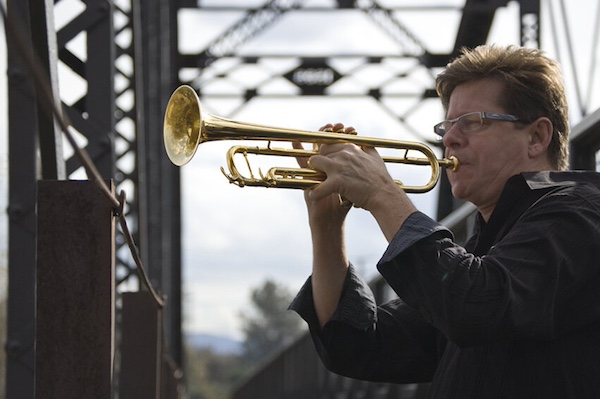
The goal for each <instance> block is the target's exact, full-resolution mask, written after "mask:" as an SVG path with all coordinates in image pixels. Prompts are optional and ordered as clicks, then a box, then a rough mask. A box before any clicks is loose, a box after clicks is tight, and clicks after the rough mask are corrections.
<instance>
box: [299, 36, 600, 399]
mask: <svg viewBox="0 0 600 399" xmlns="http://www.w3.org/2000/svg"><path fill="white" fill-rule="evenodd" d="M436 88H437V91H438V94H439V96H440V98H441V101H442V104H443V106H444V109H445V111H446V115H447V119H446V120H445V121H443V122H440V123H438V124H437V125H435V127H434V130H435V132H436V133H437V134H438V135H440V136H441V137H442V140H443V144H444V146H445V149H446V150H445V152H446V153H445V156H446V158H449V157H451V156H454V157H456V158H458V160H459V162H460V166H459V168H458V170H456V171H454V172H450V171H448V172H447V173H448V178H449V181H450V184H451V186H452V193H453V195H454V196H455V197H456V198H459V199H463V200H466V201H470V202H472V203H473V204H474V205H475V206H476V207H477V210H478V215H477V225H476V228H475V232H474V235H473V237H471V238H470V239H469V241H468V242H467V243H466V244H465V245H464V246H462V245H459V244H457V243H456V242H455V241H454V239H453V235H452V233H451V232H450V231H449V230H448V229H446V228H445V227H444V226H441V225H440V224H438V223H437V222H435V221H434V220H432V219H430V218H429V217H427V216H426V215H425V214H423V213H421V212H419V211H418V210H417V208H416V207H415V206H414V205H413V204H412V202H411V201H410V200H409V198H408V197H407V195H406V194H405V193H404V192H403V191H402V189H401V188H400V187H398V185H397V184H395V183H394V182H393V179H392V178H391V177H390V175H389V174H388V172H387V168H386V166H385V164H384V162H383V161H382V160H381V157H380V156H379V155H378V153H377V151H376V150H375V149H373V148H369V147H359V146H356V145H353V144H326V145H321V146H320V149H319V154H318V155H314V156H312V157H310V160H309V161H308V162H309V164H308V163H307V161H306V160H299V162H300V164H301V166H310V167H312V168H314V169H317V170H320V171H323V172H324V173H325V174H326V175H327V178H326V180H325V181H324V182H322V183H321V184H319V185H317V186H316V187H314V188H311V189H310V190H307V191H306V192H305V199H306V203H307V209H308V219H309V225H310V229H311V235H312V244H313V268H312V275H311V277H310V278H309V280H308V281H307V283H306V284H305V285H304V287H303V288H302V289H301V291H300V293H299V294H298V296H297V297H296V299H295V300H294V302H293V303H292V305H291V306H290V308H291V309H293V310H295V311H296V312H298V313H299V314H300V315H301V316H302V317H303V318H304V319H305V320H306V321H307V323H308V325H309V327H310V331H311V335H312V338H313V340H314V342H315V346H316V348H317V351H318V353H319V355H320V357H321V359H322V360H323V362H324V364H325V365H326V367H328V368H329V369H330V370H332V371H334V372H337V373H339V374H343V375H346V376H350V377H354V378H359V379H365V380H372V381H386V382H394V383H413V382H431V384H430V388H429V393H428V397H430V398H459V399H465V398H486V399H490V398H503V399H504V398H544V399H548V398H561V399H563V398H591V397H598V396H599V395H600V379H599V378H598V376H599V375H600V289H599V288H598V287H600V266H599V265H598V263H599V259H600V177H599V176H598V175H597V174H596V173H595V172H573V171H567V158H568V151H567V150H568V132H569V127H568V109H567V103H566V99H565V93H564V88H563V84H562V78H561V74H560V71H559V66H558V65H557V63H556V62H554V61H553V60H550V59H549V58H547V57H546V56H545V55H544V54H543V53H542V52H540V51H539V50H533V49H525V48H520V47H516V46H509V47H501V46H480V47H477V48H475V49H473V50H465V51H464V52H463V54H462V55H461V56H460V57H458V58H457V59H456V60H454V61H453V62H451V63H450V64H449V65H448V67H447V69H446V70H445V71H444V72H443V73H441V74H440V75H439V76H438V77H437V80H436ZM324 129H332V130H334V131H344V130H345V129H346V128H345V127H344V126H343V125H342V124H329V125H326V126H325V127H324ZM349 129H350V130H351V128H349ZM340 196H341V197H343V198H345V199H347V200H349V201H350V202H352V203H353V204H354V205H355V206H357V207H361V208H364V209H366V210H367V211H369V212H370V213H371V214H372V215H373V217H374V218H375V220H376V221H377V222H378V224H379V226H380V228H381V230H382V232H383V234H384V235H385V237H386V239H387V240H388V242H389V246H388V248H387V250H386V251H385V253H384V254H383V256H382V258H381V260H380V261H379V263H378V265H377V267H378V270H379V272H380V273H381V274H382V276H383V277H384V278H385V279H386V281H387V282H388V283H389V285H390V286H391V288H392V289H393V290H394V291H395V292H396V293H397V294H398V297H399V299H397V300H393V301H391V302H389V303H385V304H382V305H379V306H377V305H376V304H375V301H374V299H373V296H372V294H371V292H370V291H369V288H368V287H367V285H366V284H365V283H364V282H363V281H362V280H361V279H360V277H359V276H358V275H357V273H356V271H355V269H354V268H353V266H352V265H351V263H350V262H349V260H348V259H347V256H346V251H345V247H344V220H345V217H346V214H347V212H348V209H349V208H348V207H347V206H343V205H340V201H339V197H340Z"/></svg>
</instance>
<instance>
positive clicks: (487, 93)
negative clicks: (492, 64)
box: [443, 80, 530, 218]
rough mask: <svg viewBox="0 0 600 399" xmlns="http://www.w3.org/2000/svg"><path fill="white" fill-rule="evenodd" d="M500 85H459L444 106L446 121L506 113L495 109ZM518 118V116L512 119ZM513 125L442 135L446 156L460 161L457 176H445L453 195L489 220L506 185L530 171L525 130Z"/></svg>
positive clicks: (492, 125)
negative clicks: (472, 113) (484, 114)
mask: <svg viewBox="0 0 600 399" xmlns="http://www.w3.org/2000/svg"><path fill="white" fill-rule="evenodd" d="M501 90H502V83H500V82H498V81H495V80H478V81H473V82H469V83H465V84H462V85H459V86H457V87H456V88H455V89H454V91H453V92H452V95H451V96H450V102H449V106H448V115H447V118H448V119H453V118H457V117H459V116H461V115H464V114H467V113H469V112H478V111H482V112H492V113H497V114H506V113H507V112H506V110H505V109H503V108H502V107H501V106H500V105H499V100H498V99H499V98H500V94H501ZM516 116H519V115H516ZM519 126H521V125H518V124H516V123H513V122H505V121H495V120H484V125H483V127H482V128H481V129H479V130H476V131H470V132H463V131H461V129H460V127H459V126H458V124H457V123H455V124H454V125H453V126H452V127H451V128H450V129H449V130H448V131H447V133H446V134H445V135H444V137H443V143H444V145H445V147H446V156H447V157H448V156H451V155H455V156H456V157H457V158H458V159H459V160H460V167H459V169H458V171H456V172H448V179H449V181H450V184H451V186H452V194H453V195H454V196H455V197H456V198H459V199H464V200H467V201H470V202H472V203H473V204H475V205H476V206H477V207H478V208H479V210H480V211H481V212H482V214H483V215H484V217H486V218H487V217H489V215H490V214H491V211H492V210H493V209H494V206H495V205H496V202H497V200H498V197H499V196H500V193H501V191H502V189H503V188H504V185H505V183H506V181H507V180H508V179H509V178H510V177H511V176H514V175H516V174H518V173H520V172H523V171H526V170H528V169H529V167H530V166H529V156H528V142H529V134H528V133H527V129H524V128H523V127H519Z"/></svg>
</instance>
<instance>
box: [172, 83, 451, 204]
mask: <svg viewBox="0 0 600 399" xmlns="http://www.w3.org/2000/svg"><path fill="white" fill-rule="evenodd" d="M163 135H164V143H165V149H166V152H167V155H168V156H169V159H170V160H171V162H173V163H174V164H175V165H177V166H183V165H185V164H186V163H188V162H189V161H190V160H191V159H192V157H193V156H194V154H195V153H196V150H197V149H198V146H199V145H200V144H202V143H204V142H208V141H218V140H258V141H266V142H268V144H267V145H266V146H265V147H248V146H240V145H238V146H234V147H231V148H230V149H229V151H228V152H227V156H226V158H227V159H226V160H227V168H228V171H225V169H224V168H221V170H222V172H223V174H224V175H225V176H226V177H227V179H229V181H230V182H231V183H233V184H236V185H238V186H240V187H243V186H259V187H277V188H309V187H312V186H314V185H317V184H319V183H321V182H322V181H323V180H324V179H325V177H326V176H324V175H323V173H321V172H319V171H317V170H313V169H308V168H290V167H272V168H270V169H269V170H268V171H267V172H266V173H265V174H263V173H262V172H260V173H259V175H258V176H255V175H254V173H253V172H252V167H251V165H250V164H249V162H248V160H247V154H256V155H268V156H276V157H277V156H279V157H296V158H297V157H310V156H311V155H315V154H317V151H316V150H308V149H305V150H301V149H293V148H289V149H288V148H272V147H271V142H274V141H283V142H301V143H315V144H333V143H352V144H355V145H358V146H370V147H375V148H387V149H392V150H397V151H398V153H399V155H398V156H384V157H382V158H383V160H384V162H386V163H390V164H392V163H396V164H408V165H424V166H429V167H430V168H431V173H430V175H429V180H428V181H427V182H426V183H425V184H423V185H416V186H415V185H404V184H403V183H402V182H401V181H400V180H396V183H397V184H398V185H399V186H400V187H401V188H402V189H404V190H405V191H406V192H410V193H424V192H427V191H430V190H431V189H432V188H433V187H435V185H436V184H437V182H438V180H439V176H440V168H448V169H450V170H451V171H456V170H458V167H459V161H458V159H457V158H456V157H453V156H452V157H449V158H443V159H438V158H437V157H436V155H435V153H434V152H433V150H432V149H431V148H429V147H428V146H426V145H424V144H421V143H418V142H412V141H400V140H391V139H383V138H373V137H362V136H356V135H352V134H343V133H333V132H311V131H305V130H295V129H287V128H279V127H271V126H263V125H257V124H250V123H244V122H237V121H233V120H229V119H225V118H221V117H217V116H214V115H210V114H207V113H203V112H202V107H201V105H200V100H199V98H198V95H197V94H196V92H195V90H194V89H193V88H191V87H190V86H187V85H182V86H180V87H178V88H177V89H176V90H175V91H174V92H173V94H172V95H171V98H170V99H169V102H168V104H167V108H166V111H165V117H164V128H163ZM415 153H417V154H418V153H420V155H419V156H414V154H415ZM236 155H242V156H243V157H244V158H245V159H246V163H247V167H248V170H250V176H243V175H242V173H240V171H239V168H238V167H237V166H236V162H235V156H236Z"/></svg>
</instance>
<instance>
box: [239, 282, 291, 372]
mask: <svg viewBox="0 0 600 399" xmlns="http://www.w3.org/2000/svg"><path fill="white" fill-rule="evenodd" d="M292 299H293V295H292V293H291V292H290V291H289V290H288V289H287V288H286V287H284V286H282V285H279V284H277V283H275V282H273V281H271V280H267V281H266V282H265V283H264V284H263V285H262V286H260V287H258V288H255V289H254V290H252V293H251V298H250V300H251V305H252V307H251V309H250V311H249V312H248V313H243V314H241V318H242V331H243V332H244V334H245V341H244V345H243V348H244V357H245V359H246V360H247V361H249V362H260V361H262V360H264V359H265V358H267V357H269V356H272V355H274V354H275V353H277V352H278V351H280V350H281V349H283V348H285V347H286V346H288V345H289V344H290V343H292V342H293V341H294V340H295V339H296V338H297V337H298V336H299V334H300V332H301V331H302V328H301V326H302V323H301V320H300V318H299V317H298V316H297V315H296V314H294V313H293V312H291V311H288V310H287V307H288V305H289V304H290V302H291V300H292Z"/></svg>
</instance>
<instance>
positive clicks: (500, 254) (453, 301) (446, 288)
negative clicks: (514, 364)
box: [378, 193, 600, 347]
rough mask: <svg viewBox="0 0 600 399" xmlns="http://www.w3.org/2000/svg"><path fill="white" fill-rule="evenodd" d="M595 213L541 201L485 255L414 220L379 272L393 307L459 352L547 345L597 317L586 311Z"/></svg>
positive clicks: (559, 198)
mask: <svg viewBox="0 0 600 399" xmlns="http://www.w3.org/2000/svg"><path fill="white" fill-rule="evenodd" d="M599 214H600V212H599V210H598V209H597V205H595V204H594V203H593V202H591V201H590V200H589V199H586V198H585V196H582V195H565V194H564V193H557V194H556V195H551V196H548V197H545V198H543V199H542V200H540V201H538V202H537V203H535V205H533V206H532V207H531V208H530V209H529V210H527V211H526V212H525V213H524V214H523V215H522V216H521V218H520V219H519V220H518V221H517V222H516V223H515V225H514V226H513V228H512V229H511V230H510V231H509V232H508V233H507V234H506V235H505V236H504V237H503V238H502V239H500V240H498V241H497V242H496V243H495V245H493V246H492V247H491V248H490V250H489V251H488V253H487V254H486V255H484V256H474V255H473V254H471V253H469V252H468V251H466V250H465V248H463V247H461V246H459V245H457V244H456V243H455V242H454V241H453V239H452V236H451V234H450V233H449V232H448V231H447V230H445V229H444V228H442V227H441V226H439V225H438V224H437V223H436V222H434V221H433V220H431V219H429V218H428V217H427V216H425V215H423V214H415V215H414V216H412V217H411V218H409V220H407V222H406V223H405V224H404V225H403V226H402V227H401V229H400V230H399V232H398V233H397V235H396V236H395V237H394V239H393V240H392V242H391V244H390V245H389V248H388V250H387V251H386V253H385V254H384V256H383V258H382V259H381V261H380V262H379V264H378V269H379V271H380V273H381V274H382V275H383V276H384V278H385V279H386V281H387V282H388V284H390V286H391V287H392V288H393V289H394V291H395V292H396V293H397V294H398V295H399V297H400V298H402V299H403V300H404V301H405V302H406V303H407V304H408V305H410V306H412V307H413V308H415V309H417V310H418V312H419V313H420V314H421V316H422V317H423V318H424V319H425V320H427V321H428V322H429V323H431V324H432V325H434V326H435V327H436V328H438V329H439V330H440V331H442V332H443V334H444V335H445V336H446V337H448V339H450V340H452V341H453V342H455V343H456V344H457V345H459V346H462V347H465V346H473V345H479V344H485V343H490V342H499V341H503V340H514V339H542V340H551V339H555V338H556V337H558V336H560V335H561V334H564V333H566V332H568V331H574V330H577V329H580V328H583V327H585V326H587V325H589V324H590V323H592V322H595V321H597V320H600V309H599V308H598V307H597V306H589V304H590V303H595V301H596V300H595V299H594V295H595V294H594V292H597V288H595V287H594V286H595V285H597V283H598V278H599V270H600V269H599V268H598V267H597V266H596V264H597V259H598V256H599V255H600V253H599V252H600V250H599V249H600V217H599ZM407 237H408V238H407Z"/></svg>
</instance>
